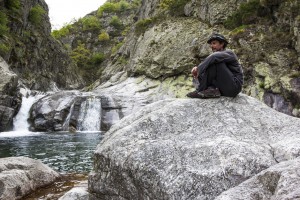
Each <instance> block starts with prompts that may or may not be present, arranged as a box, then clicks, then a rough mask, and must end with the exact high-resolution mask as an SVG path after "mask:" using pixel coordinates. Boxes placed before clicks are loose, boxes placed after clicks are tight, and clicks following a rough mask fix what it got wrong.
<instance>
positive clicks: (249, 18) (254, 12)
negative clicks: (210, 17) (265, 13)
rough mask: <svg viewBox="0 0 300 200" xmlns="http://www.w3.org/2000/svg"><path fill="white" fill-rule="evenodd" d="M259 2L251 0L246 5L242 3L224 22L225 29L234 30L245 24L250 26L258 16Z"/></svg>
mask: <svg viewBox="0 0 300 200" xmlns="http://www.w3.org/2000/svg"><path fill="white" fill-rule="evenodd" d="M259 2H260V1H259V0H251V1H249V2H247V3H242V4H241V6H240V8H239V9H238V10H237V11H236V12H234V13H233V14H232V15H231V16H229V17H228V18H227V20H226V21H225V22H224V25H225V27H226V28H229V29H234V28H236V27H239V26H242V25H245V24H246V25H247V24H251V23H252V22H253V19H254V18H256V17H257V16H258V10H260V9H261V5H260V3H259Z"/></svg>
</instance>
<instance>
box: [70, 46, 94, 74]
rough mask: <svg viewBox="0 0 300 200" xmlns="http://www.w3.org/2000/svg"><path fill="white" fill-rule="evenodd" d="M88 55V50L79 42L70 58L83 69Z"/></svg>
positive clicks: (89, 53)
mask: <svg viewBox="0 0 300 200" xmlns="http://www.w3.org/2000/svg"><path fill="white" fill-rule="evenodd" d="M90 55H91V52H90V50H88V49H87V48H85V46H84V44H82V43H80V42H79V44H78V46H77V47H76V48H75V49H74V50H73V51H72V52H71V55H70V56H71V58H72V59H73V61H74V62H75V63H76V64H77V65H78V66H79V67H80V68H84V67H85V66H87V63H88V60H89V58H90Z"/></svg>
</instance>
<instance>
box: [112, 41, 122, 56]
mask: <svg viewBox="0 0 300 200" xmlns="http://www.w3.org/2000/svg"><path fill="white" fill-rule="evenodd" d="M123 44H124V42H120V43H118V44H116V45H115V46H114V47H113V48H112V49H111V52H112V54H114V53H116V52H117V51H118V50H119V49H120V48H121V46H122V45H123Z"/></svg>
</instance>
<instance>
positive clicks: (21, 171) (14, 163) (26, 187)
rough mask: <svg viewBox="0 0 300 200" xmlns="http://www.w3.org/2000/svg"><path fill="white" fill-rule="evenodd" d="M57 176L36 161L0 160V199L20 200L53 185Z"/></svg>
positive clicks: (25, 159) (29, 159)
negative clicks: (39, 189)
mask: <svg viewBox="0 0 300 200" xmlns="http://www.w3.org/2000/svg"><path fill="white" fill-rule="evenodd" d="M58 177H59V174H58V173H57V172H55V171H53V170H52V169H51V168H49V167H48V166H46V165H44V164H43V163H42V162H40V161H38V160H34V159H31V158H26V157H9V158H0V199H3V200H4V199H5V200H15V199H21V198H22V197H24V196H26V195H28V194H29V193H31V192H33V191H35V190H36V189H38V188H40V187H43V186H46V185H49V184H51V183H53V182H54V181H55V180H56V179H57V178H58Z"/></svg>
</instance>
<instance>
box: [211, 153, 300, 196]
mask: <svg viewBox="0 0 300 200" xmlns="http://www.w3.org/2000/svg"><path fill="white" fill-rule="evenodd" d="M299 185H300V159H299V158H297V159H295V160H290V161H286V162H282V163H279V164H277V165H274V166H272V167H270V168H268V169H266V170H264V171H262V172H261V173H259V174H257V175H256V176H254V177H253V178H251V179H249V180H247V181H245V182H243V183H242V184H240V185H238V186H236V187H234V188H232V189H230V190H228V191H226V192H224V193H222V194H221V195H220V196H218V197H217V198H216V200H244V199H247V200H255V199H280V200H290V199H299V198H300V187H299Z"/></svg>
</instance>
